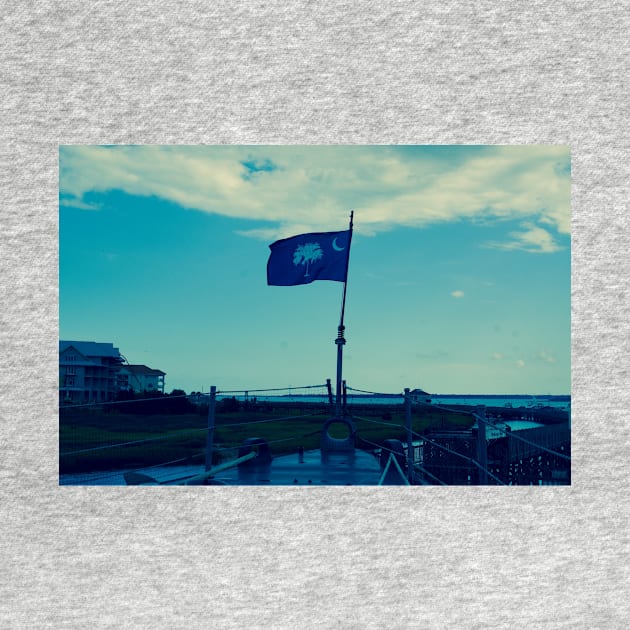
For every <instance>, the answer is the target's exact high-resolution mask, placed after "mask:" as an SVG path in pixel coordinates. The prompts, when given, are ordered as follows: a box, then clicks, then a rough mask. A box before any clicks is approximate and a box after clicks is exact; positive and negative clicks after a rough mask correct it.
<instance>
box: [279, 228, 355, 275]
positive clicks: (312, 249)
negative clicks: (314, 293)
mask: <svg viewBox="0 0 630 630" xmlns="http://www.w3.org/2000/svg"><path fill="white" fill-rule="evenodd" d="M351 239H352V232H351V230H345V231H343V232H313V233H311V234H300V235H299V236H292V237H291V238H283V239H282V240H279V241H276V242H275V243H272V244H271V245H269V249H271V254H270V256H269V261H268V262H267V284H270V285H276V286H284V287H288V286H293V285H296V284H309V283H310V282H313V281H314V280H336V281H337V282H345V281H346V278H347V274H348V254H349V249H350V241H351Z"/></svg>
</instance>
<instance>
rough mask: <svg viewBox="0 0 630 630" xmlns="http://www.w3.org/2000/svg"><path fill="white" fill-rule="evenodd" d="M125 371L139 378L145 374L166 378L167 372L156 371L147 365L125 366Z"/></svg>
mask: <svg viewBox="0 0 630 630" xmlns="http://www.w3.org/2000/svg"><path fill="white" fill-rule="evenodd" d="M122 369H123V370H127V371H128V372H131V374H136V375H138V376H140V375H142V374H144V375H146V376H160V375H161V376H165V375H166V372H162V370H154V369H152V368H150V367H147V366H146V365H123V366H122Z"/></svg>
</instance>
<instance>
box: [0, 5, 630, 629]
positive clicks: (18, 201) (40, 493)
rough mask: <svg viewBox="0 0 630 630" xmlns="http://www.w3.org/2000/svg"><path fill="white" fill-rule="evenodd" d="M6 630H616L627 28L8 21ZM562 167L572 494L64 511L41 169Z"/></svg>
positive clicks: (569, 16)
mask: <svg viewBox="0 0 630 630" xmlns="http://www.w3.org/2000/svg"><path fill="white" fill-rule="evenodd" d="M3 5H4V6H3V9H2V16H3V17H2V37H0V50H1V55H2V92H1V99H0V103H1V107H2V151H1V152H0V155H1V160H2V164H1V168H0V178H1V181H2V191H3V203H2V207H1V210H0V213H1V217H2V230H1V232H0V247H1V260H2V265H1V271H0V273H1V277H2V282H1V284H2V290H3V297H4V299H3V308H2V315H1V317H2V326H1V328H0V340H1V344H2V350H3V360H2V362H1V364H0V365H1V367H0V374H1V379H2V382H1V388H0V396H1V400H0V416H1V419H2V458H1V461H0V478H1V479H2V489H1V490H0V492H1V493H2V503H1V505H2V519H1V525H0V532H1V536H0V563H1V566H2V570H1V571H0V627H2V628H29V629H30V628H56V629H63V628H208V627H210V628H215V627H216V628H219V627H222V628H223V627H227V628H243V627H247V628H294V627H300V628H388V629H389V628H416V627H421V628H451V627H452V628H512V627H516V628H520V627H532V628H553V629H556V628H571V629H574V628H589V629H592V628H626V627H628V623H629V621H630V619H629V617H630V610H629V605H628V598H627V590H628V577H629V576H628V493H627V491H626V486H627V477H626V473H627V450H628V444H629V441H628V437H627V431H628V413H627V408H628V403H629V402H630V400H629V396H628V391H627V387H626V385H627V380H628V361H627V356H628V353H629V351H630V347H629V343H628V330H627V321H628V315H629V302H628V288H627V277H628V273H629V267H630V265H629V263H628V256H627V244H626V226H627V221H626V216H625V212H626V211H627V195H628V125H627V121H628V118H629V116H628V115H629V113H630V112H629V107H628V88H629V82H628V71H629V67H628V45H627V33H628V31H629V28H630V19H629V12H628V8H629V6H628V3H627V2H619V1H618V2H603V3H601V2H600V3H593V2H590V1H589V2H585V1H576V2H566V1H565V2H555V3H548V2H542V1H536V2H531V3H527V4H525V5H522V4H519V3H493V2H487V1H480V2H475V3H442V2H433V1H431V2H428V3H427V2H425V3H415V2H410V1H407V2H388V3H376V2H351V3H344V2H341V3H340V2H330V1H325V2H318V3H308V2H303V1H300V2H277V1H273V0H272V1H270V2H258V1H256V2H245V3H235V2H199V1H193V2H186V3H183V2H182V3H180V2H174V1H172V0H165V1H163V2H161V3H146V2H134V1H131V2H124V3H116V2H98V3H90V2H87V3H86V2H75V1H69V2H63V3H59V2H51V1H50V0H42V1H40V2H20V3H13V2H5V3H3ZM60 143H61V144H70V143H112V144H115V143H156V144H165V143H185V144H198V143H209V144H215V143H233V144H240V143H279V144H284V143H394V144H396V143H414V144H432V143H442V144H450V143H475V144H495V143H500V144H502V143H506V144H521V143H534V144H540V143H554V144H555V143H562V144H569V145H571V147H572V155H573V182H574V183H573V260H574V266H573V323H572V327H573V349H574V355H573V429H574V437H573V439H574V450H573V453H574V460H573V485H572V486H571V487H570V488H544V489H535V488H514V489H506V488H503V489H501V488H471V489H465V488H448V489H444V488H437V487H436V488H411V489H404V488H400V489H391V488H387V489H384V488H383V489H379V488H360V489H356V488H354V489H352V488H334V489H331V488H325V489H324V488H282V489H273V488H265V489H262V488H229V489H228V488H220V487H190V488H183V487H182V488H168V489H167V488H159V489H155V488H153V489H152V488H89V487H88V488H81V487H59V486H58V485H57V445H56V440H57V410H56V398H57V391H56V390H57V363H56V361H57V359H56V357H57V353H56V346H57V313H58V310H57V309H58V305H57V264H58V251H57V212H58V209H57V148H58V145H59V144H60Z"/></svg>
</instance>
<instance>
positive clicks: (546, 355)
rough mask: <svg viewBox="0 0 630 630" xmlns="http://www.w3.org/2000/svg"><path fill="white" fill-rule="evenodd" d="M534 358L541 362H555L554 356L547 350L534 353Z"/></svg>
mask: <svg viewBox="0 0 630 630" xmlns="http://www.w3.org/2000/svg"><path fill="white" fill-rule="evenodd" d="M535 358H536V359H537V360H538V361H542V362H543V363H555V362H556V357H555V356H553V354H551V353H550V352H547V351H546V350H541V351H540V352H538V353H537V354H536V357H535Z"/></svg>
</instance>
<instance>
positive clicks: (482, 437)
mask: <svg viewBox="0 0 630 630" xmlns="http://www.w3.org/2000/svg"><path fill="white" fill-rule="evenodd" d="M475 418H477V427H478V428H477V463H478V464H479V466H480V467H481V468H480V469H479V485H480V486H487V485H488V442H487V441H486V408H485V407H484V406H483V405H482V406H479V407H477V411H476V413H475Z"/></svg>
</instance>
